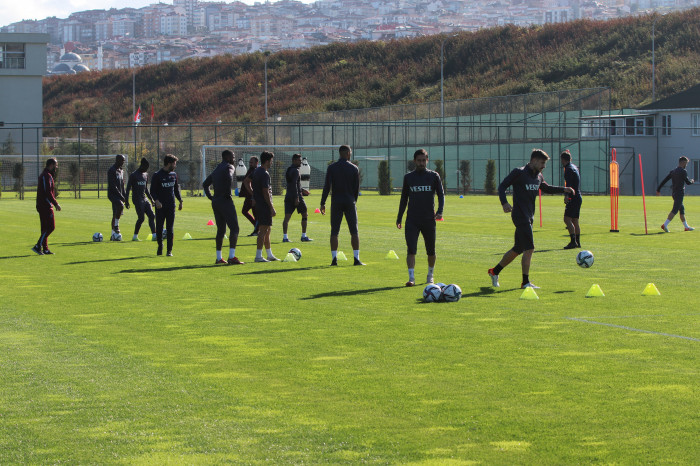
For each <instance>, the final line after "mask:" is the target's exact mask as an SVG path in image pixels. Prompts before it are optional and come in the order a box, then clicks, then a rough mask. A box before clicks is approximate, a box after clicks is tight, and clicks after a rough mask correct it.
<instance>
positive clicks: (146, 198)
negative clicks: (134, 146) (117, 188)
mask: <svg viewBox="0 0 700 466" xmlns="http://www.w3.org/2000/svg"><path fill="white" fill-rule="evenodd" d="M149 166H150V164H149V163H148V160H147V159H146V158H145V157H144V158H142V159H141V165H140V166H139V168H137V169H136V170H134V172H133V173H132V174H131V175H129V181H127V183H126V193H125V194H124V197H125V198H126V202H125V206H126V208H127V209H128V208H129V191H131V190H132V189H133V191H131V193H132V194H131V200H132V201H134V208H135V209H136V215H138V219H137V220H136V225H135V226H134V236H133V237H132V238H131V241H141V240H140V239H139V230H140V229H141V225H142V224H143V221H144V219H145V217H146V216H147V217H148V226H149V227H151V235H152V236H151V237H152V239H153V241H155V240H156V222H155V218H156V216H155V214H154V213H153V209H152V208H151V204H153V198H151V193H150V192H149V191H148V167H149Z"/></svg>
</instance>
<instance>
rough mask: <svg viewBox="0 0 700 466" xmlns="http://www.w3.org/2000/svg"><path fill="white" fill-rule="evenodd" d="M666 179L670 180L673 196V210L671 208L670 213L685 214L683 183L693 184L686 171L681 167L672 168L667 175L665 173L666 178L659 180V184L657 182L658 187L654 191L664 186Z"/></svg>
mask: <svg viewBox="0 0 700 466" xmlns="http://www.w3.org/2000/svg"><path fill="white" fill-rule="evenodd" d="M668 180H671V197H673V210H671V213H672V214H674V215H675V214H677V213H678V212H680V213H681V215H685V206H683V198H684V197H685V185H686V184H693V183H691V182H690V180H689V179H688V172H687V171H686V169H685V168H683V167H676V168H674V169H673V170H671V172H670V173H669V174H668V175H666V178H664V179H663V181H661V184H659V187H658V188H656V191H661V188H663V187H664V185H665V184H666V182H668Z"/></svg>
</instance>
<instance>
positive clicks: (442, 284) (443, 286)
mask: <svg viewBox="0 0 700 466" xmlns="http://www.w3.org/2000/svg"><path fill="white" fill-rule="evenodd" d="M436 285H437V286H439V287H440V289H443V288H445V287H446V286H447V285H445V284H444V283H442V282H440V283H436Z"/></svg>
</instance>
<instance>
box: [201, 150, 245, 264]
mask: <svg viewBox="0 0 700 466" xmlns="http://www.w3.org/2000/svg"><path fill="white" fill-rule="evenodd" d="M235 173H236V167H234V166H233V165H232V164H230V163H228V162H221V163H220V164H219V165H217V166H216V168H215V169H214V171H213V172H211V175H209V176H207V178H206V179H205V180H204V183H202V187H203V188H204V194H206V196H207V197H208V198H209V200H210V201H211V208H212V210H213V211H214V220H215V221H216V250H217V251H221V245H222V244H223V242H224V236H225V235H226V225H228V228H229V230H230V232H229V237H228V241H229V247H231V248H235V247H236V239H237V238H238V215H236V207H235V206H234V205H233V198H231V189H232V187H233V177H234V176H235ZM212 185H213V186H214V195H213V196H212V194H211V191H210V189H209V187H210V186H212Z"/></svg>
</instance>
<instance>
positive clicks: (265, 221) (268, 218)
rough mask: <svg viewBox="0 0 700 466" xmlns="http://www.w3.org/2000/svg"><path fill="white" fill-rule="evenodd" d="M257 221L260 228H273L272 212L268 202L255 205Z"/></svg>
mask: <svg viewBox="0 0 700 466" xmlns="http://www.w3.org/2000/svg"><path fill="white" fill-rule="evenodd" d="M255 221H256V222H258V225H260V226H268V227H271V226H272V212H271V211H270V206H268V205H267V203H266V202H256V203H255Z"/></svg>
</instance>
